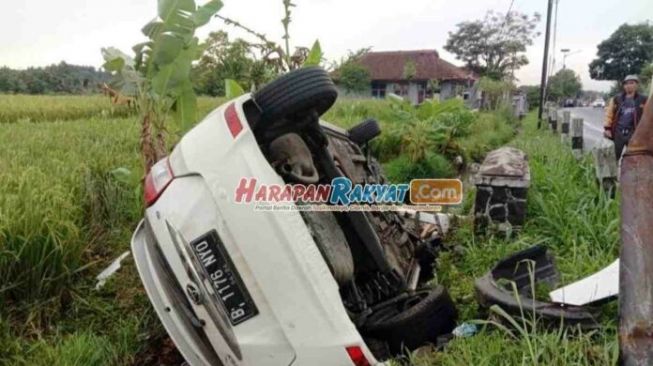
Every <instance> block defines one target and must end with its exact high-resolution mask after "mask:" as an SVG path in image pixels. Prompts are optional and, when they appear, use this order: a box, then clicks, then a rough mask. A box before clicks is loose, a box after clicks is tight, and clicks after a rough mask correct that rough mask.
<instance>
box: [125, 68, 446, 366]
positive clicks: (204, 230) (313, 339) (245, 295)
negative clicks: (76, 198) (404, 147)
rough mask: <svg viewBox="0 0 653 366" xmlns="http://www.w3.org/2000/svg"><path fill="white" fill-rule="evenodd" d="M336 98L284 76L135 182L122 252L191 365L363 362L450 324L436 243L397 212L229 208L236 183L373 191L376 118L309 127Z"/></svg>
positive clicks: (320, 77)
mask: <svg viewBox="0 0 653 366" xmlns="http://www.w3.org/2000/svg"><path fill="white" fill-rule="evenodd" d="M336 97H337V92H336V89H335V87H334V85H333V83H332V81H331V80H330V78H329V76H328V74H327V73H326V72H325V71H324V70H322V69H321V68H317V67H311V68H304V69H301V70H297V71H293V72H290V73H288V74H286V75H284V76H282V77H281V78H279V79H277V80H275V81H273V82H272V83H270V84H269V85H267V86H265V87H264V88H262V89H261V90H260V91H258V92H257V93H255V94H253V95H249V94H248V95H244V96H242V97H240V98H238V99H236V100H233V101H230V102H228V103H227V104H225V105H223V106H221V107H219V108H217V109H216V110H214V111H213V112H212V113H211V114H209V115H208V116H207V117H206V118H205V119H204V120H203V121H202V122H200V123H199V124H198V125H197V126H196V127H195V128H193V129H192V130H191V131H190V132H189V133H187V134H186V135H185V136H184V137H183V138H182V139H181V141H180V143H179V144H178V145H177V146H176V147H175V149H174V150H173V152H172V153H171V154H170V155H169V157H167V158H166V159H164V160H161V161H159V162H158V163H157V164H156V165H155V166H154V167H153V168H152V169H151V171H150V172H149V174H148V175H147V177H146V180H145V199H146V205H147V208H146V211H145V218H144V220H143V221H142V222H141V224H140V225H139V227H138V228H137V230H136V232H135V233H134V236H133V239H132V249H133V253H134V257H135V260H136V264H137V267H138V271H139V274H140V276H141V279H142V282H143V284H144V286H145V289H146V291H147V294H148V296H149V298H150V301H151V302H152V304H153V306H154V308H155V309H156V312H157V314H158V316H159V317H160V319H161V321H162V323H163V324H164V326H165V328H166V330H167V331H168V333H169V334H170V336H171V338H172V339H173V341H174V342H175V344H176V345H177V347H178V349H179V350H180V352H181V353H182V355H183V356H184V358H185V359H186V360H187V361H188V362H189V363H190V364H191V365H221V364H222V365H266V366H273V365H286V366H287V365H311V366H315V365H328V366H334V365H343V366H344V365H347V366H351V365H356V366H364V365H375V364H378V363H379V362H380V361H382V360H384V359H386V358H388V357H391V356H392V355H395V354H398V353H400V352H402V351H403V350H405V349H409V350H410V349H415V348H417V347H419V346H421V345H424V344H427V343H435V341H436V338H437V337H438V336H439V335H441V334H443V333H448V332H450V331H451V329H452V328H453V326H454V324H455V318H456V310H455V308H454V307H453V304H452V302H451V300H450V298H449V296H448V295H447V293H446V291H444V289H443V288H442V287H435V288H429V287H426V285H425V283H426V282H427V281H428V280H430V279H431V278H432V273H433V268H432V265H433V260H434V258H435V254H436V250H437V248H436V246H437V244H438V241H437V240H430V241H429V240H423V239H421V238H420V236H419V235H418V233H417V231H416V230H417V229H418V228H416V227H415V225H412V226H411V225H409V224H408V223H407V222H406V221H405V220H404V219H403V218H402V217H401V216H400V215H398V214H397V213H395V212H373V213H372V212H304V211H302V212H299V211H285V212H274V211H260V210H254V209H253V207H252V206H251V205H247V204H242V203H237V202H235V200H234V189H235V188H236V187H237V186H238V185H239V183H240V181H241V179H242V178H247V177H255V178H256V181H257V182H259V183H261V184H286V183H302V184H317V183H329V182H331V181H332V180H333V179H334V178H337V177H347V178H349V179H350V180H351V181H352V182H355V183H361V184H370V183H381V182H384V177H383V175H382V173H381V171H380V167H379V165H378V163H377V162H376V161H375V160H374V159H372V158H371V156H370V152H369V149H368V141H369V140H371V139H372V138H373V137H375V136H376V135H378V134H379V133H380V130H379V126H378V124H377V123H376V122H375V121H372V120H370V121H366V122H363V123H362V124H360V125H358V126H356V127H354V128H352V129H351V130H349V131H345V130H342V129H340V128H337V127H334V126H331V125H329V124H327V123H325V122H320V120H319V116H320V115H322V114H323V113H324V112H325V111H327V110H328V109H329V108H330V107H331V106H332V105H333V103H334V102H335V99H336ZM298 204H300V203H298Z"/></svg>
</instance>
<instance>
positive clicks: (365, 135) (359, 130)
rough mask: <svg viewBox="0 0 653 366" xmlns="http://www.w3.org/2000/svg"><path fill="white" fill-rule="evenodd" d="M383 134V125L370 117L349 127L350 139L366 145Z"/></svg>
mask: <svg viewBox="0 0 653 366" xmlns="http://www.w3.org/2000/svg"><path fill="white" fill-rule="evenodd" d="M380 134H381V126H380V125H379V122H377V121H376V120H374V119H368V120H366V121H363V122H361V123H359V124H357V125H356V126H354V127H352V128H350V129H349V139H350V140H352V141H353V142H355V143H356V144H358V145H364V144H366V143H368V142H369V141H370V140H372V139H373V138H375V137H376V136H378V135H380Z"/></svg>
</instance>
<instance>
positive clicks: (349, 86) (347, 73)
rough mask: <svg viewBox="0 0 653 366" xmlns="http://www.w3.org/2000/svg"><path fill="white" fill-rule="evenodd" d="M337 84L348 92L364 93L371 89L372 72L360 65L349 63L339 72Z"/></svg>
mask: <svg viewBox="0 0 653 366" xmlns="http://www.w3.org/2000/svg"><path fill="white" fill-rule="evenodd" d="M336 83H337V84H338V85H340V86H342V87H343V88H344V89H345V90H346V91H348V92H355V93H362V92H365V91H368V90H369V88H370V72H369V71H368V70H367V68H366V67H365V66H363V65H361V64H358V63H349V64H346V65H344V66H342V67H341V68H340V70H339V75H338V80H337V81H336Z"/></svg>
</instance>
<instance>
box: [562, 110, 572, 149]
mask: <svg viewBox="0 0 653 366" xmlns="http://www.w3.org/2000/svg"><path fill="white" fill-rule="evenodd" d="M570 124H571V112H570V111H563V112H562V123H561V124H560V140H561V141H562V142H564V143H567V141H569V125H570Z"/></svg>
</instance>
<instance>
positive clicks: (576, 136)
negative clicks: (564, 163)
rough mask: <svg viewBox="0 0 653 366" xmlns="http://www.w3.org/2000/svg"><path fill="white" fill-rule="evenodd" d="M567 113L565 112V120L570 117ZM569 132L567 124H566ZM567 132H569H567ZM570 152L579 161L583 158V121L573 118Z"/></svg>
mask: <svg viewBox="0 0 653 366" xmlns="http://www.w3.org/2000/svg"><path fill="white" fill-rule="evenodd" d="M570 116H571V114H570V113H569V112H565V118H567V117H570ZM567 130H569V124H567ZM567 132H569V131H567ZM571 151H572V153H573V154H574V156H575V157H576V159H580V158H581V157H582V156H583V119H582V118H574V120H573V121H572V123H571Z"/></svg>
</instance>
